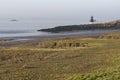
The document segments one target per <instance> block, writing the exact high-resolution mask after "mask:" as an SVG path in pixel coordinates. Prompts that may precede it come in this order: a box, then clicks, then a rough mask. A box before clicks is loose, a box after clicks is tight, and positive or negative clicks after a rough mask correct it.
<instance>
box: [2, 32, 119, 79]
mask: <svg viewBox="0 0 120 80" xmlns="http://www.w3.org/2000/svg"><path fill="white" fill-rule="evenodd" d="M113 36H114V34H113ZM51 43H57V44H56V46H54V47H52V48H51ZM70 43H72V44H76V43H80V46H77V47H76V46H69V45H68V44H70ZM86 43H87V45H86ZM41 44H42V45H45V46H41ZM64 44H67V45H68V46H66V45H64ZM82 44H85V45H86V46H83V45H82ZM119 44H120V39H104V38H101V39H100V38H77V39H66V40H54V41H52V40H51V41H43V42H38V43H33V44H32V43H31V44H27V43H26V44H20V45H15V46H10V47H0V80H120V64H119V63H120V45H119ZM61 45H62V47H60V46H61ZM46 46H49V47H47V48H46ZM6 76H7V77H6Z"/></svg>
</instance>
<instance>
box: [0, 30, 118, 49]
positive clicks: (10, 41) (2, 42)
mask: <svg viewBox="0 0 120 80" xmlns="http://www.w3.org/2000/svg"><path fill="white" fill-rule="evenodd" d="M108 33H120V30H99V31H96V30H95V31H94V30H93V31H88V32H87V33H86V32H83V33H82V32H75V33H73V34H70V33H67V32H66V33H61V34H55V35H45V36H42V35H36V36H21V37H4V38H0V46H5V47H6V46H13V45H18V44H24V43H37V42H40V41H45V40H59V39H72V38H96V37H98V36H100V35H103V34H108Z"/></svg>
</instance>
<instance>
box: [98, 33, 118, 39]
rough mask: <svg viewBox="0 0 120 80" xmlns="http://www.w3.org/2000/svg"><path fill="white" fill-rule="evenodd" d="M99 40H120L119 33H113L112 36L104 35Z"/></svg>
mask: <svg viewBox="0 0 120 80" xmlns="http://www.w3.org/2000/svg"><path fill="white" fill-rule="evenodd" d="M99 38H101V39H120V34H119V33H113V34H105V35H102V36H100V37H99Z"/></svg>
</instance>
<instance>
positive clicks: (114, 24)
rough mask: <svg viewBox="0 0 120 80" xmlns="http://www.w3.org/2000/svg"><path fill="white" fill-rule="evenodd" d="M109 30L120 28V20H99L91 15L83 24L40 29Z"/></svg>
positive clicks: (57, 31) (47, 30) (63, 30)
mask: <svg viewBox="0 0 120 80" xmlns="http://www.w3.org/2000/svg"><path fill="white" fill-rule="evenodd" d="M98 29H100V30H107V29H120V20H116V21H110V22H97V21H96V20H94V18H93V16H91V19H90V23H89V24H81V25H66V26H57V27H54V28H48V29H40V30H38V31H43V32H51V33H59V32H66V31H79V30H98Z"/></svg>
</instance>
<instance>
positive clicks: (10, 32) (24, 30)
mask: <svg viewBox="0 0 120 80" xmlns="http://www.w3.org/2000/svg"><path fill="white" fill-rule="evenodd" d="M75 24H76V25H79V24H81V23H80V22H79V21H64V20H62V21H59V20H58V21H57V20H17V21H10V20H0V38H2V37H23V36H49V35H76V34H77V35H85V34H86V35H95V34H103V33H110V32H118V31H120V30H94V31H93V30H85V31H73V32H64V33H63V32H62V33H47V32H41V31H37V30H39V29H44V28H53V27H55V26H63V25H75Z"/></svg>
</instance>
